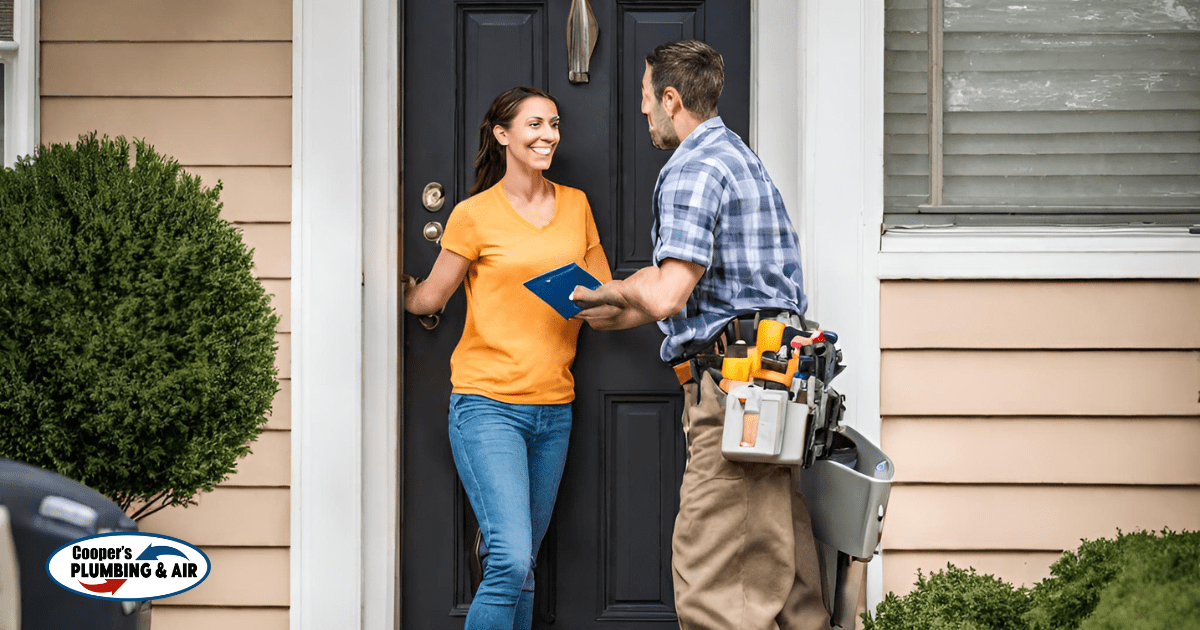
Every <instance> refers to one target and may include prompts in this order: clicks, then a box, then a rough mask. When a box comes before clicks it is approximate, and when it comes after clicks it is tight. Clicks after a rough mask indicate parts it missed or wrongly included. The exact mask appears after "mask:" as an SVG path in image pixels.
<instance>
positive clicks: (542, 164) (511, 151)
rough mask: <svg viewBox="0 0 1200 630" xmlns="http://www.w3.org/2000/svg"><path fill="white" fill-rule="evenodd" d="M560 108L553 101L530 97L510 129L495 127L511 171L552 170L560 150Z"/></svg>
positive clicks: (523, 103)
mask: <svg viewBox="0 0 1200 630" xmlns="http://www.w3.org/2000/svg"><path fill="white" fill-rule="evenodd" d="M558 120H559V119H558V107H556V106H555V105H554V102H553V101H551V100H550V99H546V98H542V97H540V96H531V97H529V98H527V99H525V100H524V101H522V102H521V105H520V107H519V108H518V109H517V114H516V116H513V119H512V123H511V124H510V125H509V127H508V129H505V128H504V127H502V126H500V125H496V126H495V127H494V128H492V133H494V134H495V135H496V140H497V141H498V142H499V143H500V144H501V145H503V146H504V147H505V159H506V160H507V162H508V169H510V170H511V169H512V168H513V167H514V166H518V165H519V167H520V168H525V169H529V170H533V171H544V170H546V169H548V168H550V162H551V160H552V159H553V158H554V150H555V149H556V148H557V147H558V140H559V135H558Z"/></svg>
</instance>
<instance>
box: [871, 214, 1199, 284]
mask: <svg viewBox="0 0 1200 630" xmlns="http://www.w3.org/2000/svg"><path fill="white" fill-rule="evenodd" d="M881 249H882V252H881V254H880V257H879V258H880V268H879V277H881V278H885V279H921V278H962V279H967V278H977V279H998V278H1009V279H1056V278H1062V279H1104V278H1200V235H1194V234H1188V231H1187V228H1165V227H1160V228H1144V227H1133V226H1130V227H1009V228H995V227H977V228H971V227H947V228H914V229H900V230H896V229H892V230H889V231H888V233H887V234H885V235H884V236H883V238H882V243H881Z"/></svg>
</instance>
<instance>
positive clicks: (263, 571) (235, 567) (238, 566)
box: [153, 515, 291, 630]
mask: <svg viewBox="0 0 1200 630" xmlns="http://www.w3.org/2000/svg"><path fill="white" fill-rule="evenodd" d="M243 517H244V515H243ZM201 549H202V550H203V551H204V553H205V554H207V555H208V559H209V561H210V562H211V563H212V573H210V574H209V576H208V579H206V580H204V582H203V583H201V584H200V586H197V587H196V588H194V589H192V590H190V591H186V592H184V593H180V594H178V595H176V596H174V597H171V598H170V599H165V600H160V601H158V602H155V608H154V624H153V628H154V630H163V629H164V628H166V629H168V630H176V629H175V628H172V627H170V626H167V625H165V624H163V625H159V619H158V613H159V611H161V610H163V609H164V608H166V607H168V606H214V607H217V606H219V607H227V608H228V607H242V606H246V607H255V608H262V607H268V606H269V607H284V609H285V610H286V606H287V605H288V597H289V595H288V592H289V590H290V589H289V585H290V579H291V578H290V576H289V575H288V550H287V548H286V547H201ZM248 612H251V613H253V612H254V611H248Z"/></svg>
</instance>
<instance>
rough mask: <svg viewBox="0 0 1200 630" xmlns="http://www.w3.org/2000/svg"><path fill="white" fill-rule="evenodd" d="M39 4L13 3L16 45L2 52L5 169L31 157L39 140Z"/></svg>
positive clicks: (17, 0) (18, 0) (27, 0)
mask: <svg viewBox="0 0 1200 630" xmlns="http://www.w3.org/2000/svg"><path fill="white" fill-rule="evenodd" d="M38 16H39V3H38V0H14V2H13V42H12V44H8V43H7V42H6V43H5V44H6V45H5V46H4V47H3V49H2V50H0V58H3V60H4V64H5V65H4V103H3V107H4V147H3V153H4V165H5V166H12V165H13V164H14V163H16V161H17V158H18V157H21V156H25V155H31V154H33V152H34V151H35V150H36V149H37V146H38V142H39V140H40V133H39V129H40V123H39V120H40V108H39V107H38V95H39V92H38V53H39V47H40V44H39V40H38Z"/></svg>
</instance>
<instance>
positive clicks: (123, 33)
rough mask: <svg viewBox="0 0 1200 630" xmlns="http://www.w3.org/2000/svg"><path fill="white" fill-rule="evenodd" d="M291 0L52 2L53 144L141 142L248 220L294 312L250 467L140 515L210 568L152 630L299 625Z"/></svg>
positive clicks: (282, 309) (44, 98)
mask: <svg viewBox="0 0 1200 630" xmlns="http://www.w3.org/2000/svg"><path fill="white" fill-rule="evenodd" d="M291 66H292V2H291V0H256V1H255V2H244V1H243V0H206V1H205V2H194V1H191V0H42V2H41V141H42V143H43V144H49V143H65V142H72V141H74V140H75V138H76V137H77V136H78V135H80V134H83V133H87V132H89V131H92V130H97V131H99V132H100V133H102V134H107V135H109V136H116V135H124V136H125V137H127V138H135V137H136V138H144V139H145V140H146V141H147V142H149V143H150V144H152V145H154V147H155V148H156V149H157V150H158V151H159V152H160V153H163V154H165V155H168V156H171V157H174V158H175V159H177V160H179V162H180V163H181V164H182V165H184V167H185V168H186V170H188V171H189V172H192V173H194V174H197V175H199V176H200V177H201V179H202V181H203V182H204V183H205V184H206V185H214V184H215V183H216V182H217V181H218V180H221V181H223V182H224V190H223V192H222V195H221V199H222V201H223V202H224V204H225V206H224V210H223V212H222V216H224V217H225V218H226V219H228V220H229V221H231V222H233V223H234V224H236V225H237V226H238V227H240V228H241V229H242V232H243V238H244V240H245V241H246V243H247V244H248V245H249V246H250V247H252V248H254V250H255V251H254V259H255V268H256V273H257V275H258V277H259V278H260V279H261V280H262V282H263V285H264V287H265V288H266V290H267V292H268V293H271V294H273V298H272V304H273V305H274V307H275V309H276V311H277V312H278V313H279V315H280V316H281V318H282V321H281V323H280V326H279V335H278V341H279V353H278V356H277V359H276V362H277V365H278V368H279V380H280V392H279V395H278V396H277V397H276V399H275V402H274V409H273V412H272V415H271V418H270V421H269V423H268V424H267V427H266V430H265V431H264V432H263V433H262V434H261V436H260V437H259V439H258V441H256V442H255V443H253V444H252V448H253V454H251V455H249V456H248V457H246V458H245V459H243V460H242V461H240V462H239V464H238V472H237V474H235V475H233V476H232V477H231V478H230V479H229V480H227V481H226V482H224V483H222V484H220V485H219V486H218V487H217V488H216V489H215V490H214V491H213V492H211V493H207V494H203V495H201V496H200V497H199V505H197V506H194V507H191V508H188V509H173V510H167V511H163V512H160V513H158V514H156V515H154V516H151V517H149V518H147V519H145V520H143V521H142V522H141V529H142V530H143V531H153V532H157V533H162V534H167V535H171V536H175V537H178V538H181V539H183V540H186V541H188V542H190V543H192V544H195V545H197V546H199V547H200V548H201V549H203V550H204V552H205V553H207V554H208V556H209V558H210V559H211V560H212V566H213V569H212V573H211V575H210V576H209V578H208V579H207V580H206V581H205V582H204V583H203V584H202V585H200V586H199V587H197V588H195V589H193V590H191V591H189V592H187V593H184V594H181V595H178V596H175V597H172V598H169V599H166V600H162V601H160V602H156V607H155V612H154V628H155V630H192V629H197V630H199V629H201V628H222V629H223V630H242V629H250V628H253V629H254V630H284V629H285V628H287V627H288V603H289V544H290V541H289V538H290V536H289V531H290V524H289V518H290V516H289V515H290V500H291V498H290V471H291V464H290V459H291V446H290V445H291V439H290V428H291V421H290V418H291V409H290V404H289V401H290V399H291V385H290V376H291V375H290V364H291V360H290V334H289V333H290V330H291V326H290V321H291V313H290V310H291V308H290V298H289V296H290V291H291V287H290V281H289V276H290V269H291V262H290V252H289V248H290V231H289V227H290V226H289V222H290V219H291V157H292V145H291V143H292V104H291V97H292V67H291Z"/></svg>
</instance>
